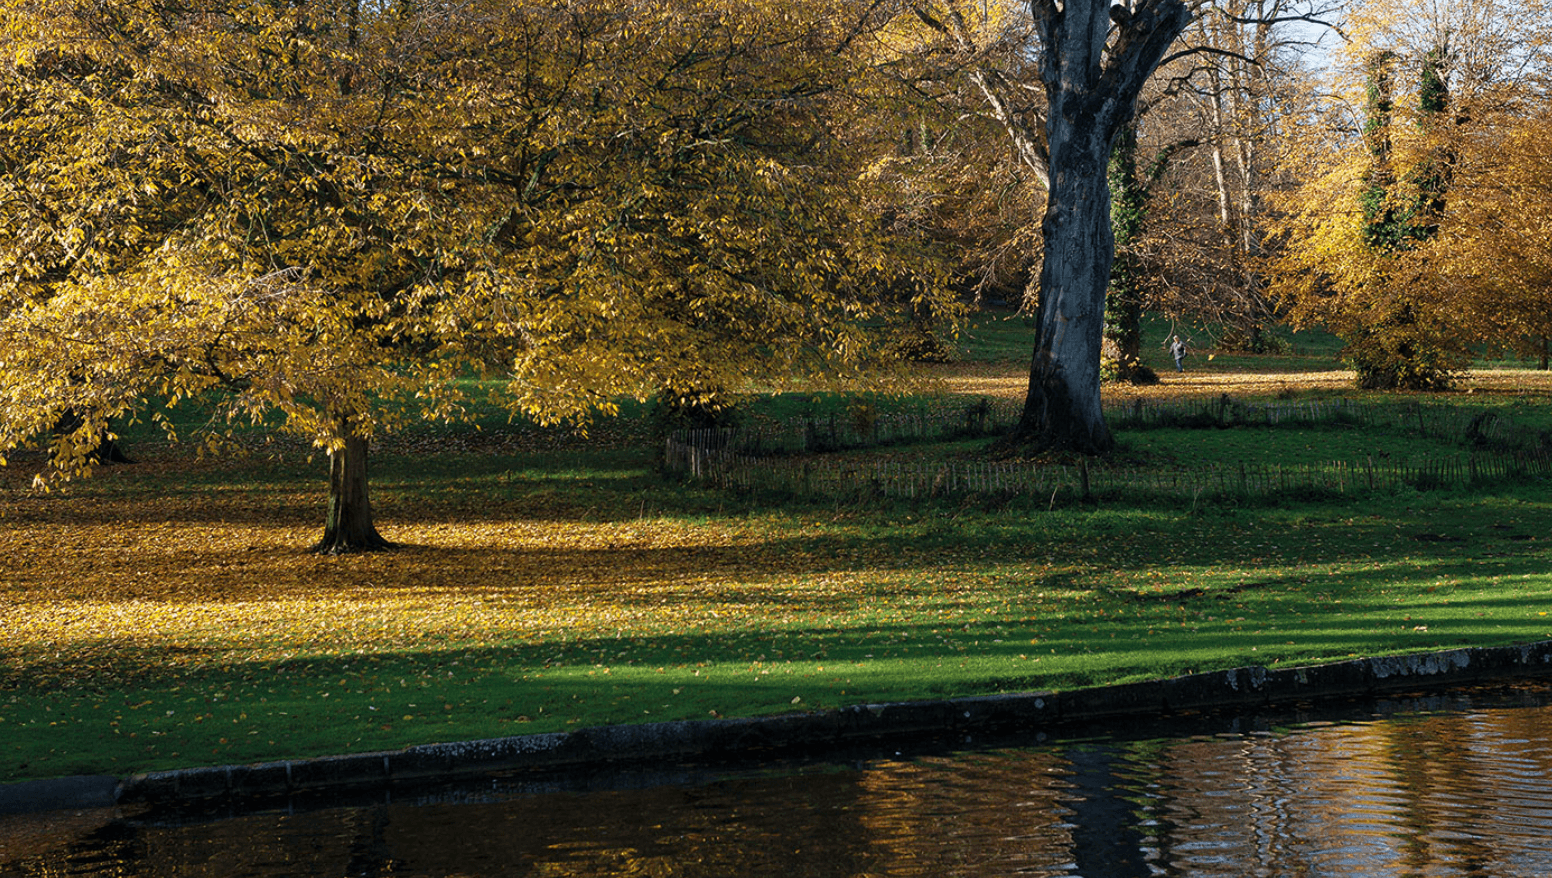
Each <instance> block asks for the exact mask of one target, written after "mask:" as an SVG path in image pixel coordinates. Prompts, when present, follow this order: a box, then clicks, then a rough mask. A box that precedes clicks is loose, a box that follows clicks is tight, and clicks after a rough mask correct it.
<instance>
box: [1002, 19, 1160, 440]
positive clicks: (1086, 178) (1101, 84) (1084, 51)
mask: <svg viewBox="0 0 1552 878" xmlns="http://www.w3.org/2000/svg"><path fill="white" fill-rule="evenodd" d="M1030 11H1031V13H1032V15H1033V16H1034V19H1035V27H1036V29H1037V31H1038V32H1039V35H1040V41H1041V43H1042V44H1043V45H1042V48H1043V50H1044V51H1043V52H1042V55H1041V61H1040V78H1041V80H1042V81H1043V82H1044V83H1045V91H1046V102H1047V108H1048V109H1047V115H1046V139H1047V149H1048V155H1049V157H1050V180H1051V185H1050V188H1049V194H1048V196H1047V200H1046V215H1045V222H1044V224H1043V225H1042V229H1043V231H1044V234H1045V239H1044V243H1043V247H1044V261H1043V263H1042V264H1041V267H1040V289H1039V294H1038V301H1039V321H1038V328H1037V333H1038V334H1037V336H1036V338H1035V351H1034V355H1033V357H1032V358H1031V363H1030V370H1029V393H1028V395H1027V396H1026V397H1025V400H1024V413H1023V415H1022V417H1021V418H1020V420H1019V426H1018V428H1017V430H1016V432H1015V434H1014V436H1013V437H1012V441H1013V442H1014V443H1016V444H1018V445H1022V446H1031V447H1035V448H1042V449H1059V450H1066V451H1077V452H1081V453H1085V454H1098V453H1103V452H1106V451H1109V450H1110V449H1111V448H1112V447H1113V446H1114V444H1115V440H1114V438H1113V437H1112V436H1111V435H1110V428H1109V426H1108V425H1106V424H1105V419H1104V416H1103V413H1102V411H1101V409H1100V396H1099V358H1100V347H1101V342H1102V340H1103V337H1104V320H1105V291H1106V289H1107V288H1108V287H1109V284H1110V266H1111V262H1112V261H1113V260H1114V258H1115V239H1114V237H1113V235H1112V232H1111V228H1110V187H1109V185H1108V184H1107V181H1106V172H1107V170H1108V165H1109V160H1110V152H1111V148H1112V146H1113V144H1114V141H1115V138H1116V134H1117V133H1118V132H1119V131H1120V130H1121V127H1122V126H1123V125H1125V124H1127V123H1128V122H1130V121H1131V119H1132V114H1133V112H1134V111H1135V109H1136V105H1137V95H1138V94H1139V93H1140V92H1141V91H1142V87H1143V84H1144V83H1145V82H1146V81H1147V79H1148V77H1149V76H1151V75H1152V74H1153V71H1154V70H1155V69H1157V67H1158V65H1159V63H1160V61H1162V60H1163V57H1164V53H1165V52H1166V51H1167V50H1168V49H1169V46H1170V44H1171V43H1173V42H1174V40H1175V37H1177V36H1178V35H1179V34H1180V32H1181V31H1182V30H1183V29H1184V28H1185V26H1186V24H1187V22H1189V20H1190V11H1189V9H1188V8H1187V7H1186V6H1185V4H1183V3H1181V2H1179V0H1140V2H1136V3H1133V4H1130V5H1129V6H1116V7H1113V8H1112V7H1111V6H1110V4H1109V2H1108V0H1066V2H1065V3H1061V4H1058V3H1057V2H1056V0H1032V2H1031V3H1030ZM1112 18H1113V19H1114V21H1115V25H1116V28H1115V34H1114V35H1112V34H1111V20H1112Z"/></svg>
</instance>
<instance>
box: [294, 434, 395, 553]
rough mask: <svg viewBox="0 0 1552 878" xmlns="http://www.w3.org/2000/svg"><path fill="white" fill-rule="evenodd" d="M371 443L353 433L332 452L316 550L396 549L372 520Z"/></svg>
mask: <svg viewBox="0 0 1552 878" xmlns="http://www.w3.org/2000/svg"><path fill="white" fill-rule="evenodd" d="M367 444H368V443H367V440H366V439H364V438H362V437H359V436H356V435H354V434H352V435H350V436H349V437H348V438H347V439H346V440H345V444H344V446H343V447H341V448H339V449H338V450H336V451H331V452H329V506H328V512H327V515H326V518H325V521H324V527H323V539H321V540H319V541H318V543H317V545H315V546H313V549H312V550H313V551H314V552H318V553H320V554H324V555H343V554H346V553H348V552H377V551H382V550H384V549H391V548H393V544H392V543H390V542H388V541H387V540H385V539H383V538H382V536H381V535H379V534H378V533H377V528H376V526H374V525H373V523H372V501H371V497H370V495H369V493H368V490H367V487H368V485H367V468H366V461H367Z"/></svg>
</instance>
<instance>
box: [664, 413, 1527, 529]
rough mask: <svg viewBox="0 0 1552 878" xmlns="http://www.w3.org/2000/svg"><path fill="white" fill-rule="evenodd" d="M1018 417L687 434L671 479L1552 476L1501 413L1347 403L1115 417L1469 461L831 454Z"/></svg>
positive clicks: (1078, 489) (1349, 486)
mask: <svg viewBox="0 0 1552 878" xmlns="http://www.w3.org/2000/svg"><path fill="white" fill-rule="evenodd" d="M1017 414H1018V412H1017V408H1016V407H1015V406H1012V405H1001V404H988V405H987V406H986V407H984V408H976V409H975V410H974V411H969V412H968V413H967V412H951V413H947V414H943V413H939V414H937V415H931V416H929V415H923V414H921V413H916V414H915V415H909V416H893V417H891V418H885V417H877V418H851V419H848V418H845V417H838V418H834V419H831V418H826V419H823V420H818V419H804V420H801V421H797V422H792V423H788V424H784V425H767V426H765V427H762V428H761V429H759V430H740V429H728V430H698V431H682V432H680V433H677V434H675V435H673V436H671V437H669V439H668V441H667V445H666V448H665V467H666V468H667V469H668V470H669V471H670V472H673V473H678V474H681V475H682V476H684V477H686V478H689V479H692V480H696V481H700V482H703V483H707V484H711V485H715V486H718V487H721V488H726V489H731V490H738V491H746V492H775V493H781V494H793V495H802V496H820V497H834V498H838V499H840V498H866V497H898V498H917V497H949V496H961V497H963V496H977V495H979V496H988V497H1015V496H1026V497H1037V498H1040V499H1041V500H1046V499H1047V498H1049V502H1051V503H1053V504H1054V503H1055V502H1057V501H1058V500H1060V499H1072V498H1085V499H1098V498H1135V499H1151V498H1180V499H1185V500H1191V501H1193V502H1194V501H1199V500H1213V499H1221V498H1228V497H1235V498H1251V497H1269V496H1275V495H1280V494H1283V495H1286V494H1308V495H1326V494H1354V493H1364V492H1385V491H1394V490H1396V489H1399V488H1402V487H1412V488H1420V489H1427V488H1437V487H1445V486H1450V485H1465V484H1474V483H1483V482H1491V481H1501V480H1506V479H1523V478H1543V477H1546V476H1547V475H1548V474H1549V473H1552V440H1549V437H1548V436H1547V435H1545V434H1544V433H1542V432H1541V431H1537V430H1532V429H1529V428H1525V427H1522V426H1520V425H1517V424H1514V423H1512V422H1509V421H1507V420H1505V419H1503V418H1500V417H1497V416H1495V415H1492V414H1490V413H1481V412H1476V413H1473V412H1469V411H1464V412H1463V411H1461V410H1459V409H1456V408H1455V407H1452V406H1421V405H1413V406H1378V405H1370V404H1355V403H1351V402H1347V401H1340V400H1339V401H1288V402H1286V403H1284V402H1276V403H1269V404H1258V405H1254V406H1250V405H1244V404H1240V403H1235V402H1233V401H1231V400H1227V399H1220V400H1214V401H1208V402H1201V403H1188V404H1184V405H1182V404H1179V403H1168V404H1165V403H1146V402H1144V403H1139V402H1127V403H1124V404H1121V405H1118V406H1116V407H1114V408H1112V409H1110V410H1108V411H1107V413H1106V414H1107V418H1108V419H1109V420H1110V421H1111V422H1112V424H1114V425H1116V426H1124V427H1130V428H1134V429H1136V428H1143V429H1146V428H1148V427H1150V426H1151V427H1159V426H1169V425H1179V424H1193V423H1195V424H1208V423H1211V424H1267V425H1293V424H1318V423H1332V422H1344V423H1354V424H1362V425H1367V426H1374V427H1384V428H1391V429H1400V430H1405V431H1408V432H1412V431H1417V432H1418V433H1421V434H1424V435H1429V436H1433V437H1436V438H1443V439H1446V440H1449V441H1454V442H1459V443H1460V444H1461V447H1462V451H1461V452H1460V453H1459V454H1456V455H1451V456H1446V457H1439V458H1433V459H1426V460H1412V461H1406V460H1391V459H1388V458H1385V457H1378V458H1376V457H1366V458H1365V459H1363V460H1334V461H1330V462H1326V463H1317V464H1295V465H1277V464H1245V463H1225V464H1218V465H1210V466H1203V467H1191V468H1179V469H1141V468H1128V467H1111V466H1107V465H1100V464H1089V463H1087V462H1081V461H1080V462H1079V463H1077V464H1073V465H1052V464H1033V463H1021V462H1005V461H971V460H954V461H943V460H932V461H928V460H921V461H915V460H909V459H903V460H902V459H885V460H879V459H869V460H857V459H848V458H846V457H836V456H828V455H825V454H822V453H820V452H829V451H834V450H837V449H841V448H858V447H868V446H873V445H878V444H882V443H899V442H903V441H914V440H927V439H938V438H945V437H952V436H956V435H967V434H972V433H978V432H979V433H990V432H996V431H998V430H1003V429H1006V428H1007V427H1008V426H1009V425H1011V424H1012V423H1013V422H1014V419H1016V417H1017Z"/></svg>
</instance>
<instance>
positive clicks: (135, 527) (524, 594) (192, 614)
mask: <svg viewBox="0 0 1552 878" xmlns="http://www.w3.org/2000/svg"><path fill="white" fill-rule="evenodd" d="M50 499H51V500H52V499H53V498H50ZM74 505H75V504H71V503H58V502H50V503H49V505H48V507H47V510H46V511H44V512H40V511H39V510H38V509H36V508H34V509H31V510H29V514H27V515H25V516H18V515H14V514H13V515H10V516H7V517H6V518H4V519H0V608H3V613H0V642H4V643H5V644H6V645H7V647H8V651H7V653H6V655H5V658H4V672H3V673H4V674H5V675H7V676H9V675H17V676H23V675H25V676H28V677H32V678H34V682H36V677H37V675H39V674H45V675H52V676H54V677H56V678H57V682H59V683H61V684H77V685H79V684H83V683H90V682H91V681H93V680H94V679H104V678H112V677H124V678H139V677H142V676H144V675H160V674H165V673H186V672H192V671H197V670H200V669H203V668H211V669H215V668H217V667H229V666H232V665H236V664H239V663H250V664H259V665H268V664H273V663H279V662H284V661H288V660H293V659H306V658H310V657H316V656H320V655H324V654H343V655H372V654H385V653H393V652H405V651H435V650H438V649H443V648H450V649H457V648H466V647H467V646H469V645H471V644H480V645H496V644H503V643H505V644H518V643H522V642H524V641H535V640H550V641H555V640H561V641H564V640H575V639H583V638H602V637H613V636H615V635H616V634H618V633H619V632H620V631H621V630H622V629H626V628H628V629H630V630H632V631H633V632H636V633H641V632H643V631H647V632H650V631H653V630H657V629H661V630H662V631H664V632H669V631H672V632H676V633H678V632H684V631H687V630H693V629H696V628H699V627H702V626H705V627H710V628H724V627H727V626H729V625H731V624H732V617H733V616H735V615H736V616H737V619H738V624H741V625H756V626H780V625H782V624H783V623H785V622H790V621H792V620H794V619H795V618H798V617H799V616H801V617H802V618H803V619H805V620H812V618H813V617H814V614H815V613H818V612H823V611H826V610H827V609H829V607H828V606H827V602H828V601H829V600H830V596H831V595H832V594H833V593H834V592H835V590H836V588H837V587H838V584H839V583H841V582H843V581H844V577H843V576H840V577H836V578H835V579H833V580H822V581H818V582H815V581H813V580H812V579H806V578H805V579H802V580H799V579H798V578H794V577H791V576H784V575H782V571H783V570H784V569H785V570H791V569H794V568H795V567H796V565H798V564H805V565H811V563H812V562H811V559H808V560H805V559H803V558H802V557H801V553H793V552H790V551H782V550H779V549H777V550H773V549H770V548H762V546H761V541H762V536H761V534H760V533H758V532H755V531H754V530H752V529H748V530H746V529H741V525H739V524H738V523H737V522H727V523H714V524H707V525H686V524H683V523H679V522H667V521H652V520H647V521H639V522H630V523H612V524H588V523H579V522H571V521H568V522H532V521H521V520H514V521H509V522H472V523H465V522H459V523H445V522H444V523H427V524H421V525H412V526H408V527H400V528H397V529H394V530H392V531H391V538H392V539H394V540H396V541H398V542H400V543H402V544H404V547H403V548H401V549H400V550H399V551H397V552H392V553H375V554H363V555H355V556H348V557H341V558H328V557H321V556H317V555H312V554H305V553H302V552H300V551H298V550H296V549H295V548H292V547H296V546H302V545H306V543H307V542H308V537H309V536H311V534H312V527H311V526H303V525H299V524H292V523H285V522H280V521H270V520H262V518H263V517H262V516H253V517H254V518H258V519H260V520H250V521H244V522H241V523H222V522H210V521H202V520H199V519H200V518H201V517H202V516H201V512H202V511H203V510H199V511H196V510H193V509H190V508H188V507H185V506H182V505H180V504H178V503H174V502H170V501H164V500H140V501H110V502H107V503H98V504H96V506H98V507H99V508H97V509H96V510H95V514H94V515H93V516H91V518H92V520H91V521H87V522H84V523H71V522H70V521H69V519H70V518H71V512H72V511H73V509H72V507H73V506H74ZM301 517H306V516H301ZM783 557H785V558H786V560H785V561H783V560H782V559H783ZM806 569H812V566H807V567H806ZM734 601H736V602H738V607H737V612H736V614H735V613H733V612H731V611H730V608H729V606H730V602H734Z"/></svg>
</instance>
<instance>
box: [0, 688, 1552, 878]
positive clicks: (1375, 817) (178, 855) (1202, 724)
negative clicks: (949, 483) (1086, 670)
mask: <svg viewBox="0 0 1552 878" xmlns="http://www.w3.org/2000/svg"><path fill="white" fill-rule="evenodd" d="M1549 703H1552V688H1549V687H1548V684H1539V685H1538V686H1536V687H1533V688H1528V689H1515V690H1504V689H1500V690H1494V691H1492V692H1484V691H1477V692H1472V693H1456V694H1452V695H1448V696H1442V697H1433V698H1428V699H1419V700H1415V701H1412V702H1408V703H1407V705H1406V707H1407V708H1408V712H1403V713H1397V714H1392V715H1387V716H1385V718H1382V719H1375V718H1372V717H1370V716H1369V713H1370V712H1371V711H1373V710H1375V707H1376V706H1375V705H1368V706H1366V707H1365V708H1364V713H1363V714H1360V715H1359V717H1360V718H1354V717H1351V716H1349V717H1335V720H1336V721H1333V718H1331V717H1328V718H1327V719H1326V720H1324V721H1321V722H1310V721H1303V722H1294V721H1293V719H1290V718H1286V717H1285V718H1282V720H1280V721H1283V722H1287V723H1288V725H1286V726H1284V727H1281V728H1278V729H1276V730H1273V729H1271V728H1270V727H1269V721H1268V720H1267V719H1266V718H1262V719H1259V720H1255V721H1247V720H1244V719H1238V720H1225V719H1221V718H1215V719H1209V718H1197V719H1196V720H1194V721H1191V722H1194V729H1192V731H1191V732H1188V733H1186V734H1183V735H1181V736H1178V737H1150V738H1146V739H1141V738H1136V737H1132V736H1126V735H1119V734H1109V735H1096V736H1093V737H1088V738H1085V739H1083V740H1080V741H1068V742H1056V743H1048V744H1041V745H1035V746H1023V747H1003V748H997V749H986V750H976V751H968V752H952V753H939V754H933V755H923V756H917V757H916V758H903V757H901V758H895V757H891V758H888V759H877V758H874V759H869V760H866V761H864V762H863V763H861V764H858V765H854V766H850V767H845V768H842V767H838V766H833V765H832V766H818V767H815V766H810V767H807V768H804V769H801V770H794V771H792V772H789V773H785V774H780V775H764V774H762V775H748V774H744V775H723V776H720V777H718V778H714V779H706V780H702V781H699V782H681V783H679V784H676V785H657V786H649V787H647V788H644V789H616V790H609V791H600V792H586V793H577V792H559V791H550V792H540V793H534V792H513V791H512V786H511V785H512V784H515V783H517V781H516V780H508V781H502V780H499V779H498V780H496V781H487V782H486V785H485V786H484V787H483V788H481V789H473V788H469V787H462V788H455V789H446V790H441V791H438V792H436V793H433V794H427V795H423V796H421V797H420V798H419V799H417V800H416V801H413V802H405V801H394V802H391V803H390V802H387V801H384V802H382V803H380V804H374V805H367V806H355V807H335V808H328V809H313V810H301V809H296V808H288V809H286V810H280V811H269V812H256V813H248V814H243V815H238V816H233V817H228V818H225V819H209V818H205V819H198V818H192V819H191V818H189V817H187V816H184V817H177V816H174V815H169V814H166V813H157V812H148V813H141V814H126V815H110V816H111V817H112V819H110V820H107V821H106V822H102V823H99V824H97V825H95V826H94V827H92V826H88V827H80V828H76V829H70V830H65V829H61V830H59V831H58V832H57V833H56V834H55V836H53V837H52V838H51V839H50V840H49V843H47V844H38V843H37V841H36V835H37V832H38V828H37V826H36V825H34V826H32V827H31V828H30V829H29V828H28V827H26V826H23V825H22V824H21V823H19V822H17V821H15V820H13V821H12V822H11V823H10V824H6V823H0V876H13V875H16V876H21V875H26V876H54V875H125V876H132V875H156V876H163V875H210V876H240V875H252V876H278V875H448V876H451V875H458V876H477V875H526V876H605V875H607V876H633V875H640V876H684V878H697V876H707V878H712V876H715V878H725V876H761V875H780V876H783V878H798V876H954V875H959V876H988V875H1012V874H1018V875H1030V876H1040V875H1063V876H1066V875H1083V876H1088V878H1105V876H1144V875H1166V876H1169V875H1178V876H1186V875H1189V876H1235V878H1240V876H1278V878H1284V876H1328V875H1330V876H1433V875H1441V876H1442V875H1450V876H1493V878H1517V876H1546V875H1552V842H1549V841H1548V839H1552V707H1548V706H1547V705H1548V704H1549ZM1387 713H1388V711H1387ZM1295 719H1296V718H1295ZM1183 727H1185V728H1191V727H1190V726H1183ZM1226 728H1227V729H1233V730H1232V731H1223V732H1220V733H1217V734H1202V731H1204V730H1208V729H1211V730H1220V729H1226ZM1245 728H1253V729H1254V730H1252V731H1244V730H1243V729H1245ZM1172 731H1173V730H1172ZM29 831H30V832H31V833H32V835H26V833H27V832H29ZM19 838H28V839H31V841H30V842H29V843H26V844H20V843H16V839H19ZM8 842H10V843H8Z"/></svg>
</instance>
